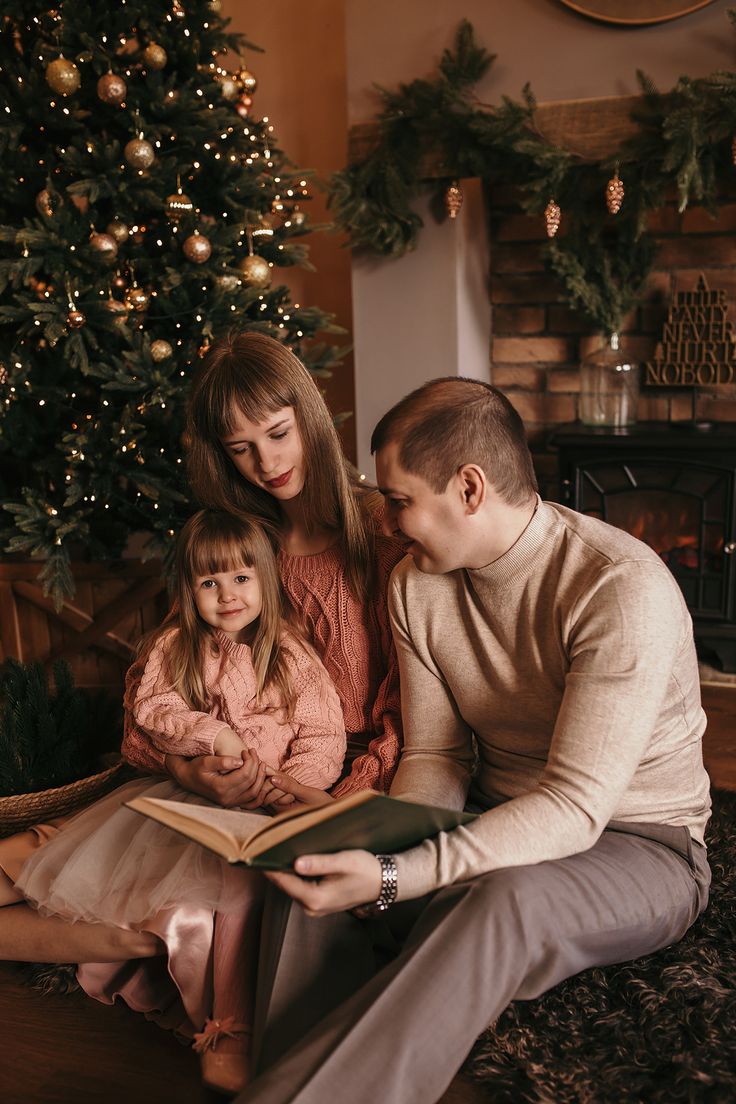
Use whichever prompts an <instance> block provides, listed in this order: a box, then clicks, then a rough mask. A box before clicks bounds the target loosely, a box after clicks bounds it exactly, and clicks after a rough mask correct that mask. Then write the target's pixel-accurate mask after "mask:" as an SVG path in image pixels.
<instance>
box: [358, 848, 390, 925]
mask: <svg viewBox="0 0 736 1104" xmlns="http://www.w3.org/2000/svg"><path fill="white" fill-rule="evenodd" d="M376 858H377V859H378V861H379V863H380V864H381V892H380V893H379V894H378V897H377V898H376V900H375V901H371V902H370V904H367V905H359V906H358V907H357V908H354V909H353V913H354V915H355V916H357V917H359V918H360V919H361V920H362V919H364V918H365V917H366V916H376V915H377V914H378V913H380V912H385V911H386V909H387V908H390V907H391V905H392V904H393V903H394V901H395V900H396V894H397V893H398V891H399V873H398V870H397V869H396V860H395V859H394V857H393V855H376Z"/></svg>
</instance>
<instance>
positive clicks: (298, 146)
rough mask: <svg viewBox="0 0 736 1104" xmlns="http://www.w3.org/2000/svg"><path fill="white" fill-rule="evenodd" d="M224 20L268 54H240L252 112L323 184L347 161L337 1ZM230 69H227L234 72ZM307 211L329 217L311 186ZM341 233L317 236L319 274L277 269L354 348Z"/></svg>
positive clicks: (274, 5) (343, 381) (341, 391)
mask: <svg viewBox="0 0 736 1104" xmlns="http://www.w3.org/2000/svg"><path fill="white" fill-rule="evenodd" d="M222 14H223V15H224V16H229V17H230V18H231V19H232V24H231V30H234V31H241V32H242V33H244V34H245V35H246V37H247V38H248V39H249V40H250V41H251V42H255V43H257V44H258V45H259V46H261V47H263V49H264V51H265V53H263V54H259V53H256V52H255V51H245V52H244V54H243V60H244V62H245V64H246V65H247V66H248V68H249V69H250V70H251V72H253V74H254V75H255V76H256V77H257V78H258V89H257V91H256V94H255V102H254V105H253V110H254V111H255V112H257V113H258V115H268V117H269V119H270V121H271V122H272V123H273V125H274V133H275V134H276V136H277V138H278V141H279V145H280V147H281V149H282V150H284V152H285V153H286V154H287V155H288V156H289V157H290V158H291V159H292V161H294V162H295V164H296V165H297V166H298V167H299V168H302V169H313V170H314V171H315V172H316V173H317V175H318V176H320V177H322V178H327V177H328V176H329V175H330V174H331V173H332V172H334V171H335V170H336V169H339V168H342V167H343V165H344V164H345V160H346V156H347V102H346V78H345V58H346V54H345V20H344V4H343V2H342V0H309V2H308V3H297V2H296V0H266V2H265V3H261V4H246V3H244V2H243V0H223V6H222ZM231 67H232V66H231ZM311 192H312V196H313V198H312V200H311V202H309V203H308V204H305V207H306V208H307V210H308V211H309V215H310V219H311V221H312V222H324V221H326V220H327V219H328V218H329V215H328V214H327V212H326V208H325V199H324V195H323V193H321V192H320V191H319V190H318V189H317V188H316V187H312V189H311ZM342 242H343V239H342V237H341V236H340V235H338V234H315V235H313V236H312V237H311V239H310V250H311V260H312V262H313V263H314V265H315V267H316V269H317V271H316V272H315V273H309V272H304V271H302V270H300V269H282V274H285V275H284V282H286V283H288V284H289V286H290V287H291V289H292V293H293V298H294V299H295V301H296V302H299V303H302V304H304V305H310V304H313V305H315V306H318V307H322V308H323V309H324V310H328V311H332V312H333V313H334V314H335V315H336V320H337V322H338V323H339V324H340V325H341V326H344V327H345V329H346V330H347V331H348V333H347V334H346V335H345V337H343V338H339V337H336V338H331V339H330V340H334V341H335V342H336V343H342V344H349V343H350V342H351V330H352V323H351V298H350V253H349V251H348V250H346V249H344V248H343V247H342ZM325 394H326V397H327V401H328V403H329V405H330V409H331V410H332V411H333V413H336V414H337V413H340V412H342V411H353V410H354V409H355V398H354V390H353V366H352V357H351V356H348V357H346V358H345V360H343V361H342V363H341V365H339V366H338V367H337V369H336V370H335V376H334V377H333V379H332V380H330V381H328V382H327V383H326V384H325ZM341 435H342V438H343V444H344V447H345V450H346V452H347V453H348V455H349V456H350V457H351V458H352V459H354V458H355V428H354V419H353V418H350V419H349V420H348V421H347V422H345V424H344V425H343V427H342V429H341Z"/></svg>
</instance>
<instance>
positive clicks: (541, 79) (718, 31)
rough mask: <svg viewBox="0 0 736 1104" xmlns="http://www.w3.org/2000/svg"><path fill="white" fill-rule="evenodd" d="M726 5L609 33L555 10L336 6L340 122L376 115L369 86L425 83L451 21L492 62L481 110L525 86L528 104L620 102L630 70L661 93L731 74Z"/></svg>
mask: <svg viewBox="0 0 736 1104" xmlns="http://www.w3.org/2000/svg"><path fill="white" fill-rule="evenodd" d="M732 6H733V0H715V2H714V3H712V4H710V5H709V6H708V7H706V8H703V9H701V10H700V11H698V12H694V13H693V14H691V15H687V16H685V17H683V18H681V19H675V20H671V21H670V22H668V23H658V24H654V25H650V26H645V27H619V26H614V25H613V24H605V23H599V22H596V21H594V20H592V19H587V18H585V17H584V16H582V15H578V14H577V13H576V12H574V11H572V10H571V9H570V8H567V7H565V5H563V4H562V3H560V2H559V0H463V2H462V3H461V4H458V3H457V0H398V2H397V0H370V2H368V0H346V3H345V10H346V39H347V59H348V65H347V76H348V114H349V118H350V122H351V124H352V123H355V122H363V121H365V120H366V119H370V118H371V117H372V116H373V114H374V113H375V111H376V107H377V102H378V101H377V98H376V96H375V94H373V93H372V92H371V87H372V84H373V83H374V82H376V83H378V84H381V85H387V86H388V87H395V85H396V84H397V83H398V82H399V81H408V80H412V79H413V78H414V77H422V76H429V75H431V74H432V73H433V72H434V70H435V66H436V63H437V61H438V60H439V57H440V55H441V53H442V50H443V49H444V48H445V47H446V46H449V45H451V43H452V40H453V36H454V32H455V29H456V27H457V25H458V23H459V22H460V19H461V18H463V17H465V18H467V19H469V20H470V22H471V23H472V24H473V26H474V27H475V30H476V33H477V36H478V38H479V40H480V41H481V42H482V44H483V45H484V46H485V47H486V49H487V50H489V51H490V52H491V53H495V54H496V55H497V57H496V61H495V62H494V63H493V66H492V67H491V70H490V72H489V73H488V74H487V76H486V77H485V79H484V81H483V82H482V84H480V85H479V86H478V95H479V97H480V99H481V100H485V101H487V102H489V103H497V102H498V101H499V99H500V97H501V95H502V94H506V95H509V96H512V97H514V98H518V97H519V95H520V93H521V89H522V88H523V86H524V85H525V84H526V83H527V81H528V82H530V84H531V86H532V91H533V92H534V94H535V96H536V97H537V100H538V101H540V102H542V101H548V100H574V99H587V98H589V97H597V96H622V95H629V94H632V93H636V92H638V91H639V88H638V85H637V82H636V70H637V68H639V69H643V70H644V71H645V72H646V73H647V75H648V76H649V77H651V78H652V80H653V81H654V82H655V84H657V85H658V86H660V87H661V88H662V90H666V89H667V88H670V87H671V86H672V85H673V84H674V83H675V81H676V80H677V78H678V76H680V75H681V74H686V75H688V76H693V77H697V76H705V75H706V74H707V73H711V72H713V71H714V70H716V69H732V68H733V51H734V42H735V40H736V33H735V32H734V31H733V30H731V24H730V22H729V20H728V18H727V16H726V11H727V9H728V8H730V7H732Z"/></svg>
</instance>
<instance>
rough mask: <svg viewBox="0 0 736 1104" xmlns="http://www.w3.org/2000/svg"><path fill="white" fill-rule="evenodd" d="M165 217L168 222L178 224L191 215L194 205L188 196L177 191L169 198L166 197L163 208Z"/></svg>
mask: <svg viewBox="0 0 736 1104" xmlns="http://www.w3.org/2000/svg"><path fill="white" fill-rule="evenodd" d="M164 210H165V212H166V217H167V219H168V220H169V221H170V222H173V223H178V222H181V220H182V219H183V218H184V217H185V216H186V215H191V213H192V211H193V210H194V204H193V203H192V201H191V199H190V198H189V196H188V195H185V194H184V192H182V191H181V189H179V191H178V192H173V193H172V194H171V195H170V196H167V197H166V206H165V207H164Z"/></svg>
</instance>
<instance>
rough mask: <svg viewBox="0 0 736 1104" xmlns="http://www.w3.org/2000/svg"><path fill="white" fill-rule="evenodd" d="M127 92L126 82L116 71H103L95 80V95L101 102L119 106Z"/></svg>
mask: <svg viewBox="0 0 736 1104" xmlns="http://www.w3.org/2000/svg"><path fill="white" fill-rule="evenodd" d="M127 92H128V86H127V84H126V83H125V81H124V80H123V78H122V77H119V76H118V74H117V73H105V75H104V77H100V79H99V80H98V82H97V95H98V96H99V98H100V99H101V100H102V102H103V103H106V104H113V105H114V106H115V107H119V106H120V104H121V103H122V102H123V100H124V99H125V97H126V94H127Z"/></svg>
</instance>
